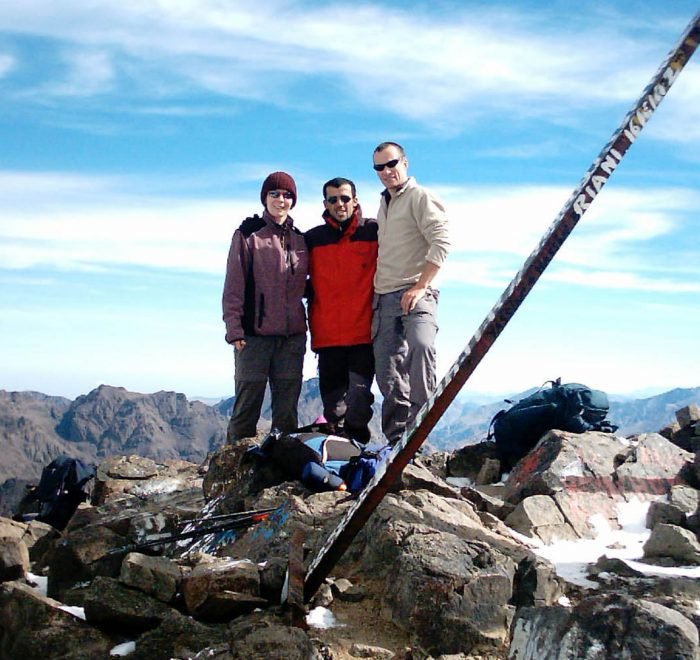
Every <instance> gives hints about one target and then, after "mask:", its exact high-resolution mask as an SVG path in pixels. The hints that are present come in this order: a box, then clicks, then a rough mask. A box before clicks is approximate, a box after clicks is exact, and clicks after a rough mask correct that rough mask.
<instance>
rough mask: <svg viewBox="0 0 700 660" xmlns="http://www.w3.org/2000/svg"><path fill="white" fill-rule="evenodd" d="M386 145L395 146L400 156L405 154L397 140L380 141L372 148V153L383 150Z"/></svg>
mask: <svg viewBox="0 0 700 660" xmlns="http://www.w3.org/2000/svg"><path fill="white" fill-rule="evenodd" d="M388 147H396V148H397V149H398V150H399V154H401V156H402V157H404V156H406V152H405V151H404V148H403V147H402V146H401V145H400V144H399V143H398V142H381V143H380V144H378V145H377V146H376V148H375V149H374V153H375V154H376V153H379V152H380V151H384V149H387V148H388Z"/></svg>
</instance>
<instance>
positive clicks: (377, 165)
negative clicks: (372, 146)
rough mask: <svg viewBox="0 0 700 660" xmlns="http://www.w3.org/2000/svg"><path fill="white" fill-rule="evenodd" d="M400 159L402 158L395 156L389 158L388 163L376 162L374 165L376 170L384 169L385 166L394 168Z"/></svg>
mask: <svg viewBox="0 0 700 660" xmlns="http://www.w3.org/2000/svg"><path fill="white" fill-rule="evenodd" d="M400 160H401V159H400V158H394V160H388V161H387V162H386V163H375V164H374V165H373V167H374V169H375V170H377V172H382V171H384V168H385V167H388V168H390V169H392V170H393V169H394V168H395V167H396V166H397V165H398V164H399V161H400Z"/></svg>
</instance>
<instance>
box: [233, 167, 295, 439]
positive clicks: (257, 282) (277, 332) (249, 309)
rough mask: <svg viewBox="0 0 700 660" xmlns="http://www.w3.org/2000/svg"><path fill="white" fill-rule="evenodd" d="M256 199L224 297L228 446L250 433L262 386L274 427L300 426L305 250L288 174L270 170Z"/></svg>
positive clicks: (239, 233) (236, 241) (237, 237)
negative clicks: (229, 364)
mask: <svg viewBox="0 0 700 660" xmlns="http://www.w3.org/2000/svg"><path fill="white" fill-rule="evenodd" d="M260 201H261V202H262V204H263V207H264V208H263V212H262V215H258V214H255V215H253V216H252V217H248V218H246V219H245V220H244V221H243V223H242V224H241V225H240V227H239V228H238V229H236V231H235V232H234V234H233V238H232V240H231V248H230V250H229V256H228V262H227V266H226V280H225V282H224V292H223V296H222V307H223V319H224V323H225V324H226V341H227V343H229V344H231V345H232V346H233V347H234V361H235V376H234V380H235V388H236V397H235V400H234V404H233V412H232V413H231V420H230V422H229V427H228V433H227V441H228V442H229V443H234V442H237V441H239V440H241V439H243V438H249V437H256V435H257V423H258V420H259V419H260V412H261V410H262V404H263V398H264V396H265V389H266V387H267V385H268V383H269V385H270V393H271V397H272V401H271V403H272V428H274V429H277V430H279V431H283V432H289V431H293V430H295V429H296V428H297V427H298V419H297V404H298V401H299V394H300V393H301V383H302V375H303V364H304V353H305V350H306V311H305V308H304V304H303V302H302V297H303V295H304V289H305V285H306V275H307V272H308V254H307V249H306V243H305V241H304V236H303V235H302V233H301V232H300V231H299V230H298V229H297V228H296V227H295V226H294V221H293V219H292V217H291V216H290V215H289V211H290V210H291V209H292V208H294V206H295V205H296V202H297V188H296V183H295V182H294V179H293V178H292V177H291V176H290V175H289V174H287V173H286V172H272V173H271V174H270V175H268V176H267V177H266V179H265V180H264V181H263V184H262V187H261V189H260Z"/></svg>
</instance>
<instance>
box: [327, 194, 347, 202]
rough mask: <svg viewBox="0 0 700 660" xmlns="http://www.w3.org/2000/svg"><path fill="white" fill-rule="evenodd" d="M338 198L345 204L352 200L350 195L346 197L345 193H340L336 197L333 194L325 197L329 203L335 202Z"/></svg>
mask: <svg viewBox="0 0 700 660" xmlns="http://www.w3.org/2000/svg"><path fill="white" fill-rule="evenodd" d="M338 200H340V201H341V202H343V204H347V203H348V202H351V201H352V197H348V196H347V195H340V197H337V196H336V195H333V196H332V197H327V198H326V201H327V202H328V203H329V204H337V202H338Z"/></svg>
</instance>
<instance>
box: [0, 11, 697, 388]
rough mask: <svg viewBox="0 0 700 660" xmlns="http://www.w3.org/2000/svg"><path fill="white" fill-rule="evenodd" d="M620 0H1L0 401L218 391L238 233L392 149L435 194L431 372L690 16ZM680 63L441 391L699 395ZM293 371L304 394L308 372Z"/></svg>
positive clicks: (692, 67)
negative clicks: (522, 287) (607, 172)
mask: <svg viewBox="0 0 700 660" xmlns="http://www.w3.org/2000/svg"><path fill="white" fill-rule="evenodd" d="M697 11H698V6H697V3H696V2H693V1H690V0H671V1H669V0H663V1H661V0H650V1H649V2H646V3H637V2H631V1H623V0H617V1H616V0H610V1H606V2H602V1H601V2H597V1H595V0H593V1H591V2H586V3H583V4H582V3H580V2H573V1H556V0H555V1H554V2H548V3H546V4H545V3H540V2H527V1H523V2H518V3H513V2H505V1H499V0H492V1H489V2H485V1H484V2H471V1H466V0H465V1H464V2H457V1H443V0H431V1H427V0H426V1H406V2H403V3H389V2H384V1H377V2H362V1H360V2H355V3H352V6H350V5H348V4H347V3H342V4H341V3H338V2H310V1H309V2H304V1H302V2H297V1H293V0H292V1H287V2H278V1H276V0H268V1H266V2H264V3H262V2H259V1H258V2H249V1H247V0H238V1H233V0H196V1H195V0H138V2H136V1H134V0H121V1H120V2H114V1H111V2H110V1H107V0H105V1H103V2H97V1H95V0H62V2H60V3H56V2H47V1H43V0H23V1H22V2H7V1H6V2H2V1H0V97H1V98H2V103H0V389H5V390H10V391H15V390H18V391H19V390H36V391H40V392H44V393H46V394H51V395H61V396H66V397H69V398H75V397H77V396H79V395H81V394H86V393H87V392H89V391H90V390H92V389H94V388H95V387H97V386H99V385H100V384H108V385H113V386H120V387H125V388H126V389H128V390H131V391H137V392H155V391H159V390H174V391H177V392H183V393H185V394H186V395H188V396H189V397H211V398H221V397H228V396H231V395H232V394H233V354H232V349H231V348H230V347H229V346H228V345H227V344H226V343H225V341H224V325H223V322H222V320H221V291H222V286H223V278H224V273H225V263H226V256H227V253H228V248H229V244H230V239H231V235H232V233H233V231H234V230H235V229H236V227H237V226H238V225H239V224H240V223H241V222H242V220H243V219H244V218H245V217H247V216H249V215H252V214H253V213H259V212H260V211H261V210H262V205H261V203H260V197H259V191H260V185H261V183H262V180H263V179H264V178H265V176H266V175H267V174H268V173H269V172H272V171H276V170H284V171H287V172H289V173H290V174H292V176H293V177H294V178H295V180H296V183H297V188H298V197H299V200H298V204H297V205H296V207H295V208H294V209H293V212H292V216H293V217H294V220H295V223H296V225H297V226H298V227H300V228H301V229H309V228H311V227H313V226H314V225H316V224H318V223H319V222H320V220H321V218H320V216H321V212H322V210H323V208H322V185H323V183H324V182H325V181H326V180H328V179H330V178H332V177H334V176H345V177H348V178H350V179H352V180H354V181H355V183H356V184H357V190H358V197H359V199H360V203H361V205H362V208H363V211H364V214H365V216H367V217H374V216H375V215H376V210H377V207H378V200H379V194H380V192H381V189H382V188H381V185H380V183H379V180H378V179H377V177H376V175H375V173H374V172H373V170H372V168H371V164H372V151H373V149H374V147H375V146H376V144H377V143H379V142H381V141H384V140H392V141H397V142H400V143H401V144H402V145H403V146H404V147H405V149H406V152H407V155H408V160H409V174H411V175H413V176H415V177H416V179H417V180H418V181H419V182H420V183H422V184H423V185H426V186H428V187H429V188H431V189H432V190H433V191H434V192H435V193H436V194H437V195H438V196H439V197H440V198H441V199H442V200H443V202H444V203H445V206H446V207H447V210H448V216H449V220H450V227H451V234H452V244H453V245H452V250H451V252H450V255H449V258H448V261H447V263H446V264H445V266H444V267H443V269H442V271H441V273H440V279H439V283H438V285H439V288H440V292H441V293H440V307H439V319H438V321H439V326H440V331H439V334H438V339H437V351H438V372H439V376H442V375H443V374H444V373H445V372H446V371H447V369H448V368H449V367H450V365H451V364H452V363H453V361H454V360H455V359H456V358H457V357H458V355H459V353H460V352H461V350H462V349H463V348H464V347H465V346H466V344H467V342H468V341H469V339H470V337H471V336H472V335H473V334H474V332H475V331H476V329H477V328H478V327H479V325H480V324H481V322H482V321H483V319H484V318H485V317H486V315H487V314H488V313H489V311H490V310H491V308H492V307H493V306H494V304H495V303H496V301H497V300H498V298H499V296H500V295H501V293H502V292H503V290H504V289H505V288H506V287H507V285H508V283H509V282H510V280H511V279H512V278H513V277H514V276H515V274H516V273H517V272H518V270H519V269H520V267H521V266H522V264H523V262H524V260H525V259H526V258H527V256H528V255H529V254H530V252H531V251H532V250H533V249H534V248H535V246H536V245H537V243H538V241H539V239H540V237H541V236H542V234H543V233H544V232H545V231H546V230H547V228H548V227H549V226H550V224H551V223H552V221H553V220H554V219H555V217H556V216H557V214H558V212H559V211H560V209H561V208H562V207H563V205H564V204H565V202H566V201H567V199H568V198H569V195H570V194H571V192H572V191H573V190H574V188H575V187H576V186H577V185H578V183H579V181H580V180H581V178H582V177H583V176H584V174H585V172H586V171H587V169H588V167H589V166H590V164H591V163H592V161H593V160H594V159H595V157H596V156H597V155H598V153H599V152H600V151H601V149H602V148H603V147H604V145H605V144H606V143H607V141H608V140H609V138H610V137H611V135H612V134H613V132H614V131H615V130H616V129H617V128H618V126H619V125H620V123H621V122H622V119H623V118H624V116H625V114H626V113H627V112H628V110H629V109H630V108H631V107H632V106H633V105H634V103H635V102H636V101H637V99H638V97H639V96H640V94H641V92H642V90H643V89H644V87H645V86H646V84H647V83H648V82H649V80H650V79H651V77H652V75H653V74H654V73H655V72H656V70H657V69H658V67H659V66H660V64H661V62H662V61H663V59H664V58H665V56H666V55H667V53H668V52H669V51H670V50H671V49H672V48H673V47H674V46H675V45H676V43H677V42H678V39H679V37H680V35H681V33H682V32H683V30H684V29H685V27H686V26H687V25H688V23H689V22H690V21H691V19H692V18H693V16H694V14H695V13H697ZM698 208H700V55H697V54H696V56H695V57H694V58H693V59H692V60H691V61H690V63H689V64H688V65H687V66H686V68H685V70H684V71H683V72H682V73H681V75H680V76H679V77H678V79H677V81H676V82H675V84H674V86H673V87H672V89H671V90H670V92H669V94H668V96H667V97H666V98H665V99H664V101H663V103H661V105H660V106H659V108H658V110H657V111H656V112H655V113H654V115H653V117H652V118H651V120H650V122H649V124H648V125H647V126H646V128H645V129H644V131H642V133H641V135H640V136H639V138H638V139H637V141H636V142H635V144H634V145H633V146H632V147H631V148H630V150H629V152H628V153H627V155H626V156H625V158H624V160H623V161H622V163H621V165H620V166H619V167H618V168H617V170H616V171H615V173H614V175H613V176H612V177H611V178H610V182H609V183H608V185H607V186H606V187H605V189H604V190H603V191H602V192H601V193H600V195H599V196H598V198H597V199H596V200H595V202H594V203H593V204H592V206H591V208H590V210H589V211H588V212H587V213H586V214H585V215H584V217H583V219H582V220H581V222H580V223H579V225H578V226H577V227H576V229H575V230H574V232H573V233H572V235H571V236H570V237H569V239H568V240H567V241H566V243H565V244H564V246H563V247H562V249H561V250H560V251H559V253H558V254H557V255H556V257H555V259H554V260H553V262H552V263H551V264H550V266H549V267H548V269H547V270H546V271H545V273H544V275H543V276H542V277H541V279H540V281H539V282H538V283H537V284H536V286H535V288H534V290H533V291H532V292H531V294H530V295H529V296H528V298H527V299H526V300H525V302H524V303H523V305H522V306H521V307H520V309H519V310H518V311H517V313H516V314H515V316H514V317H513V319H512V321H511V322H510V324H509V325H508V326H507V327H506V328H505V330H504V331H503V333H502V335H501V336H500V337H499V339H498V340H497V341H496V343H495V344H494V346H493V347H492V349H491V350H490V352H489V354H488V355H487V356H486V357H485V358H484V359H483V361H482V362H481V364H480V365H479V366H478V368H477V369H476V371H475V373H474V374H473V375H472V377H471V378H470V380H469V381H468V382H467V384H466V386H465V388H464V391H463V395H464V396H466V397H469V395H470V394H473V395H476V394H477V393H479V394H483V393H504V392H517V391H522V390H524V389H527V388H529V387H533V386H538V385H540V384H542V383H543V382H545V381H546V380H549V379H553V378H557V377H561V378H562V379H563V380H564V381H574V382H582V383H586V384H587V385H589V386H591V387H594V388H597V389H603V390H606V391H608V392H609V393H617V394H625V393H626V394H632V393H652V392H654V393H655V392H661V391H664V390H667V389H672V388H674V387H697V386H699V385H700V370H699V369H698V367H699V366H700V360H698V358H697V355H698V350H697V328H698V326H699V325H700V304H699V303H700V242H699V241H698V229H697V227H698V212H697V209H698ZM315 370H316V360H315V357H314V356H313V354H312V353H307V357H306V365H305V375H306V377H312V376H314V375H315Z"/></svg>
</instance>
